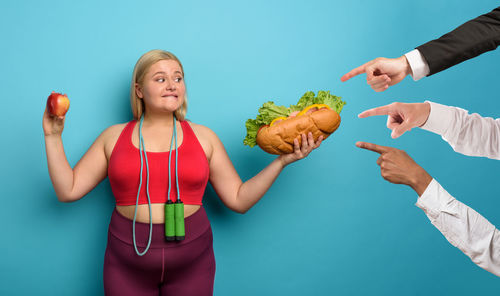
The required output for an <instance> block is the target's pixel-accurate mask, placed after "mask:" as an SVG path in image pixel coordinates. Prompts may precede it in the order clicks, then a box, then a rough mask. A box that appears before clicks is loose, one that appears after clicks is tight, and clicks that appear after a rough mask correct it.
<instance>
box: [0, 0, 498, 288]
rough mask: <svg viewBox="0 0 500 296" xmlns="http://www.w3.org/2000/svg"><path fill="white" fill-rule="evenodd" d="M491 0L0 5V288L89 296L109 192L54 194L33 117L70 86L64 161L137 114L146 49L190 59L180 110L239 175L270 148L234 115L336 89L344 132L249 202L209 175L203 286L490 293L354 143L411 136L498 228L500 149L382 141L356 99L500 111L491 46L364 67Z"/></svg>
mask: <svg viewBox="0 0 500 296" xmlns="http://www.w3.org/2000/svg"><path fill="white" fill-rule="evenodd" d="M496 6H498V1H493V0H488V1H486V0H481V1H470V2H469V1H461V2H457V1H446V0H433V1H431V0H423V1H397V0H381V1H360V0H355V1H316V0H311V1H264V0H254V1H124V0H122V1H97V0H88V1H53V0H48V1H13V0H6V1H2V3H1V4H0V11H1V15H2V17H1V18H0V31H1V35H0V36H1V46H0V61H1V66H0V83H1V85H2V93H3V95H2V98H3V99H2V101H3V103H2V106H3V110H4V111H3V112H2V113H3V116H2V127H3V132H2V145H1V153H0V155H1V158H2V162H1V163H2V169H1V170H0V174H1V180H2V181H1V182H2V186H1V192H2V194H1V196H2V207H3V210H2V214H1V215H0V223H1V229H2V230H1V236H0V248H1V258H2V259H1V263H0V295H32V294H36V295H101V294H102V293H103V283H102V268H103V257H104V250H105V248H106V239H107V227H108V222H109V218H110V215H111V212H112V210H113V207H114V199H113V196H112V193H111V189H110V185H109V182H108V180H107V179H106V180H105V181H104V182H102V183H101V184H99V185H98V186H97V187H96V188H95V189H94V190H93V191H92V192H90V193H89V194H87V196H85V197H84V198H83V199H81V200H80V201H78V202H74V203H69V204H65V203H60V202H58V201H57V198H56V196H55V193H54V190H53V187H52V184H51V181H50V178H49V175H48V171H47V163H46V154H45V145H44V137H43V131H42V114H43V111H44V108H45V103H46V99H47V96H48V95H49V94H50V92H51V91H53V90H55V91H59V92H65V93H67V94H68V96H69V98H70V100H71V108H70V110H69V113H68V114H67V118H66V127H65V130H64V133H63V142H64V148H65V151H66V155H67V158H68V160H69V162H70V164H71V165H72V166H73V165H75V164H76V163H77V161H78V160H79V159H80V157H81V156H82V155H83V154H84V153H85V151H86V150H87V149H88V148H89V146H90V145H91V144H92V143H93V141H94V140H95V139H96V137H97V136H98V135H99V134H100V133H101V132H102V131H103V130H104V129H105V128H106V127H108V126H110V125H113V124H117V123H123V122H127V121H129V120H131V118H132V117H131V111H130V104H129V84H130V78H131V74H132V69H133V67H134V64H135V62H136V61H137V59H138V58H139V57H140V56H141V55H142V54H143V53H145V52H146V51H148V50H151V49H156V48H160V49H165V50H169V51H172V52H173V53H175V54H176V55H177V56H178V57H179V58H180V60H181V61H182V62H183V64H184V69H185V73H186V83H187V89H188V94H189V110H188V116H187V117H188V119H190V120H192V121H193V122H196V123H199V124H203V125H206V126H208V127H210V128H211V129H212V130H214V131H215V132H216V133H217V135H218V136H219V137H220V138H221V140H222V142H223V143H224V145H225V147H226V149H227V152H228V154H229V156H230V158H231V160H232V161H233V163H234V165H235V167H236V169H237V171H238V173H239V174H240V176H241V178H242V179H244V180H246V179H249V178H251V177H252V176H254V175H255V174H257V173H258V172H259V171H260V170H261V169H263V168H264V167H265V166H266V165H267V164H269V163H270V162H271V161H272V160H273V158H274V156H272V155H268V154H266V153H264V152H263V151H261V150H260V149H259V148H249V147H247V146H243V144H242V141H243V138H244V137H245V125H244V124H245V121H246V120H247V119H248V118H253V117H255V115H256V114H257V109H258V108H259V106H260V105H261V104H262V103H264V102H265V101H267V100H273V101H275V102H276V103H278V104H282V105H289V104H292V103H295V102H296V101H297V100H298V99H299V98H300V97H301V96H302V94H303V93H305V92H306V91H309V90H312V91H315V92H316V91H317V90H330V91H331V92H332V93H333V94H335V95H338V96H341V97H342V98H343V99H344V100H345V101H346V102H347V105H346V106H345V108H344V110H343V111H342V113H341V115H342V124H341V126H340V128H339V130H338V131H337V132H336V133H335V134H334V135H333V136H332V137H331V138H329V139H328V140H326V141H325V142H324V143H323V144H322V145H321V147H320V148H319V149H318V150H316V151H314V152H313V153H312V154H311V155H310V156H309V157H308V158H306V159H304V160H302V161H299V162H297V163H294V164H292V165H290V166H289V167H287V168H286V169H285V170H284V171H283V173H282V174H281V175H280V176H279V178H278V179H277V181H276V182H275V184H274V185H273V186H272V188H271V189H270V190H269V191H268V192H267V194H266V195H265V196H264V197H263V198H262V200H261V201H260V202H259V203H258V204H257V205H255V206H254V207H253V208H252V209H251V210H250V211H249V212H248V213H246V214H244V215H240V214H236V213H234V212H231V211H230V210H229V209H227V208H226V207H225V206H224V205H223V204H222V203H221V201H220V199H219V198H218V197H217V195H216V194H215V193H214V190H213V189H212V188H211V187H208V188H207V191H206V194H205V197H204V205H205V207H206V209H207V211H208V215H209V218H210V220H211V223H212V227H213V232H214V247H215V256H216V260H217V273H216V278H215V295H455V296H458V295H494V294H497V293H498V287H499V283H500V282H499V280H498V278H497V277H496V276H494V275H493V274H490V273H488V272H487V271H484V270H483V269H481V268H479V267H477V266H476V265H475V264H474V263H472V262H471V261H470V259H469V258H468V257H466V256H465V255H463V254H462V253H461V252H460V251H459V250H458V249H456V248H455V247H453V246H452V245H451V244H449V243H448V241H447V240H446V239H445V238H444V237H443V236H442V235H441V234H440V233H439V231H438V230H436V229H435V228H434V227H433V226H432V224H431V223H430V222H429V220H428V219H427V217H426V216H425V214H424V213H423V212H422V211H421V210H420V209H419V208H417V207H416V206H415V205H414V204H415V202H416V199H417V195H416V194H415V193H414V192H413V191H412V190H411V189H410V188H409V187H406V186H402V185H393V184H390V183H388V182H386V181H385V180H383V179H382V178H381V176H380V170H379V167H378V166H377V165H376V163H375V161H376V159H377V155H376V154H375V153H372V152H369V151H364V150H360V149H358V148H356V147H355V145H354V144H355V142H356V141H359V140H363V141H369V142H374V143H378V144H381V145H386V146H393V147H397V148H400V149H404V150H406V151H407V152H408V153H409V154H410V155H411V156H412V157H413V158H414V159H415V160H416V161H417V163H419V164H420V165H421V166H423V167H424V168H425V169H426V170H427V171H428V172H429V173H430V174H431V175H432V176H433V177H435V178H436V179H437V180H438V181H439V182H440V183H441V184H442V185H443V187H445V188H446V189H447V190H448V191H449V192H450V193H451V194H452V195H454V196H455V197H456V198H457V199H459V200H460V201H462V202H464V203H466V204H468V205H469V206H471V207H472V208H474V209H476V210H477V211H478V212H480V213H481V214H482V215H484V216H485V217H486V218H488V219H489V221H491V222H492V223H493V224H495V225H497V226H500V198H499V197H500V187H499V177H500V174H499V172H500V162H499V161H495V160H490V159H486V158H477V157H466V156H463V155H460V154H458V153H455V152H454V151H453V150H452V149H451V147H450V146H449V145H448V144H446V143H445V142H444V141H443V140H442V139H441V138H440V137H439V136H438V135H435V134H432V133H429V132H426V131H422V130H418V129H416V130H412V131H411V132H410V133H407V134H405V135H404V136H402V137H401V138H399V139H396V140H393V139H391V138H390V132H389V130H388V129H387V128H386V126H385V121H386V119H385V117H376V118H368V119H359V118H357V114H358V113H360V112H361V111H363V110H365V109H368V108H372V107H375V106H380V105H384V104H388V103H391V102H394V101H401V102H422V101H424V100H433V101H436V102H439V103H442V104H447V105H454V106H459V107H462V108H464V109H467V110H469V111H470V112H477V113H479V114H481V115H483V116H491V117H498V116H499V113H500V112H499V111H500V100H499V95H498V94H499V89H498V86H499V85H500V72H499V71H498V69H499V65H500V64H499V62H500V50H497V51H493V52H489V53H486V54H483V55H482V56H480V57H478V58H475V59H473V60H470V61H467V62H464V63H462V64H460V65H458V66H456V67H454V68H451V69H449V70H447V71H445V72H443V73H440V74H437V75H435V76H432V77H430V78H425V79H423V80H421V81H419V82H414V81H413V80H412V79H411V78H410V77H408V78H406V79H405V80H404V81H403V82H402V83H400V84H399V85H397V86H395V87H392V88H390V89H389V90H388V91H385V92H383V93H376V92H374V91H373V90H372V89H371V88H369V87H368V85H367V84H366V80H365V76H362V77H356V78H354V79H352V80H351V81H349V82H346V83H342V82H340V77H341V76H342V75H343V74H344V73H346V72H347V71H349V70H350V69H352V68H354V67H356V66H359V65H361V64H363V63H365V62H367V61H369V60H371V59H373V58H376V57H379V56H385V57H398V56H400V55H402V54H404V53H406V52H408V51H410V50H411V49H413V48H414V47H416V46H418V45H420V44H422V43H424V42H426V41H428V40H431V39H434V38H437V37H439V36H441V35H442V34H444V33H446V32H448V31H450V30H452V29H454V28H455V27H457V26H458V25H460V24H462V23H464V22H465V21H467V20H469V19H472V18H474V17H476V16H478V15H480V14H483V13H487V12H489V11H490V10H492V9H493V8H495V7H496Z"/></svg>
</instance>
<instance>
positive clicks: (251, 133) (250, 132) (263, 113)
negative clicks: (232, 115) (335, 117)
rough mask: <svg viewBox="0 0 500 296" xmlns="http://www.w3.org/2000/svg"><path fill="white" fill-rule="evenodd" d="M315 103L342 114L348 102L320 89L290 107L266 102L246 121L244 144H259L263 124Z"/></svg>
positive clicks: (307, 93) (309, 93)
mask: <svg viewBox="0 0 500 296" xmlns="http://www.w3.org/2000/svg"><path fill="white" fill-rule="evenodd" d="M313 104H326V105H328V106H329V107H330V108H331V109H332V110H335V111H336V112H337V113H339V114H340V112H341V111H342V108H343V107H344V105H345V104H346V103H345V102H344V101H342V100H341V97H337V96H334V95H331V94H330V91H322V90H320V91H318V95H317V96H316V95H315V94H314V92H312V91H308V92H306V93H305V94H304V95H303V96H302V97H301V98H300V100H299V101H298V102H297V104H296V105H291V106H290V107H288V108H287V107H285V106H278V105H276V104H274V102H272V101H269V102H266V103H264V104H263V105H262V107H260V108H259V114H258V115H257V117H256V118H255V119H248V120H247V121H246V123H245V126H246V128H247V135H246V137H245V139H244V140H243V144H244V145H248V146H250V147H254V146H255V145H257V132H258V131H259V129H260V128H261V127H262V126H264V125H268V124H270V123H271V121H273V120H274V119H275V118H277V117H288V116H289V115H290V113H292V112H296V111H301V110H303V109H304V108H306V107H307V106H310V105H313Z"/></svg>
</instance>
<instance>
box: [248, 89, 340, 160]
mask: <svg viewBox="0 0 500 296" xmlns="http://www.w3.org/2000/svg"><path fill="white" fill-rule="evenodd" d="M345 104H346V103H345V102H344V101H342V100H341V98H340V97H337V96H334V95H331V94H330V92H329V91H318V95H317V96H315V94H314V92H312V91H308V92H306V93H305V94H304V95H303V96H302V98H300V100H299V102H298V103H297V104H296V105H291V106H290V107H285V106H278V105H276V104H274V102H272V101H269V102H266V103H264V104H263V105H262V107H260V108H259V114H258V115H257V117H256V119H248V120H247V121H246V123H245V126H246V128H247V135H246V137H245V139H244V140H243V144H244V145H248V146H250V147H254V146H255V145H258V146H259V147H260V148H262V150H264V151H266V152H267V153H271V154H278V155H281V154H287V153H292V152H293V140H294V139H298V140H299V144H301V142H302V137H300V135H301V134H305V135H306V136H307V134H308V133H309V132H311V133H312V135H313V138H314V141H317V139H318V138H319V137H320V136H323V139H326V138H327V137H328V136H329V135H331V134H332V133H333V132H334V131H335V130H337V128H338V127H339V125H340V115H339V114H340V111H342V108H343V107H344V105H345Z"/></svg>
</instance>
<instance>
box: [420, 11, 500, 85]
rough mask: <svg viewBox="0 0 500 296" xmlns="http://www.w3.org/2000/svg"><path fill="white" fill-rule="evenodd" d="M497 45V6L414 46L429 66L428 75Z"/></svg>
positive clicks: (499, 27)
mask: <svg viewBox="0 0 500 296" xmlns="http://www.w3.org/2000/svg"><path fill="white" fill-rule="evenodd" d="M498 45H500V7H497V8H495V9H494V10H493V11H491V12H490V13H487V14H483V15H481V16H479V17H477V18H475V19H473V20H470V21H468V22H466V23H465V24H463V25H461V26H460V27H458V28H456V29H455V30H453V31H451V32H449V33H447V34H445V35H443V36H441V37H440V38H439V39H435V40H432V41H429V42H427V43H425V44H423V45H420V46H419V47H417V49H418V50H419V51H420V53H421V54H422V55H423V56H424V58H425V60H426V61H427V63H428V65H429V70H430V73H429V76H430V75H432V74H435V73H438V72H440V71H443V70H445V69H448V68H449V67H451V66H454V65H456V64H458V63H461V62H463V61H465V60H468V59H470V58H473V57H476V56H478V55H480V54H482V53H484V52H487V51H490V50H494V49H495V48H497V46H498Z"/></svg>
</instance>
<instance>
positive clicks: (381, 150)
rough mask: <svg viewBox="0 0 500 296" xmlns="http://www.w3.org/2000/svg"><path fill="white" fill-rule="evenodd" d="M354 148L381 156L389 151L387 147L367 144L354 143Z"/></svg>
mask: <svg viewBox="0 0 500 296" xmlns="http://www.w3.org/2000/svg"><path fill="white" fill-rule="evenodd" d="M356 146H357V147H359V148H362V149H366V150H370V151H373V152H377V153H378V154H382V153H385V152H387V151H389V147H386V146H380V145H377V144H373V143H367V142H356Z"/></svg>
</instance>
